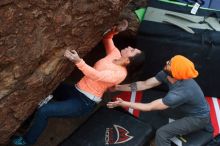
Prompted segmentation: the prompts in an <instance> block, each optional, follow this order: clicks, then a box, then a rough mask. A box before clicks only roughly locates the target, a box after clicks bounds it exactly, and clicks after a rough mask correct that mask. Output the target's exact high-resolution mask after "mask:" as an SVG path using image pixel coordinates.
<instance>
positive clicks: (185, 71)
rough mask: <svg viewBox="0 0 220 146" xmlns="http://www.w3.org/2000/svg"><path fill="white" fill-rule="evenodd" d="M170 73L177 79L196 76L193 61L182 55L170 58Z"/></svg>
mask: <svg viewBox="0 0 220 146" xmlns="http://www.w3.org/2000/svg"><path fill="white" fill-rule="evenodd" d="M170 66H171V73H172V76H173V77H174V78H175V79H177V80H184V79H191V78H195V77H197V76H198V74H199V73H198V72H197V70H196V69H195V67H194V64H193V62H191V61H190V60H189V59H187V58H186V57H184V56H182V55H176V56H174V57H173V58H171V64H170Z"/></svg>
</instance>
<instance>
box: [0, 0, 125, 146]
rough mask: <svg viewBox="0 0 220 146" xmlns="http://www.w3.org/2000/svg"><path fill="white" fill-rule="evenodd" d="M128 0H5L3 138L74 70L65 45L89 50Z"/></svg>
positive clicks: (0, 94) (1, 9)
mask: <svg viewBox="0 0 220 146" xmlns="http://www.w3.org/2000/svg"><path fill="white" fill-rule="evenodd" d="M128 2H129V0H105V1H104V0H56V1H55V0H18V1H14V0H1V1H0V26H1V27H0V144H3V143H6V142H7V141H8V139H9V137H10V136H11V135H12V134H13V133H14V132H15V131H16V129H17V128H18V127H19V126H20V124H21V123H22V122H23V121H24V120H25V119H26V118H27V117H28V116H29V115H30V114H31V113H32V112H33V111H34V109H36V107H37V104H38V102H39V101H41V100H42V99H43V98H44V97H46V96H47V95H48V94H49V93H50V92H51V91H52V90H53V89H54V88H55V87H56V86H57V85H58V84H59V83H60V82H61V81H62V80H63V79H65V77H67V76H68V75H69V74H70V72H71V71H72V70H73V68H74V66H73V65H72V64H71V63H70V62H69V61H67V60H66V59H65V58H64V57H63V52H64V50H65V49H66V48H67V47H71V48H74V49H76V50H77V51H78V52H79V54H80V56H84V55H85V54H87V53H88V52H89V51H90V50H91V48H93V47H94V46H95V45H96V44H97V43H98V42H99V41H100V40H101V38H102V34H103V32H104V31H105V30H107V29H108V28H109V27H111V26H112V25H113V24H114V23H115V22H116V21H117V19H118V17H119V15H120V12H121V10H122V9H123V7H124V6H125V5H126V4H127V3H128Z"/></svg>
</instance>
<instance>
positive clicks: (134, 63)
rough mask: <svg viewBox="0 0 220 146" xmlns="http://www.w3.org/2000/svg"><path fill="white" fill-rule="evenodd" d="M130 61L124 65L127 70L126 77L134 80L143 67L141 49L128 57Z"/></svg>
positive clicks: (143, 57) (143, 60) (143, 56)
mask: <svg viewBox="0 0 220 146" xmlns="http://www.w3.org/2000/svg"><path fill="white" fill-rule="evenodd" d="M129 60H130V63H129V64H128V65H127V66H126V68H127V71H128V79H129V80H130V81H135V80H137V79H138V75H139V73H140V72H141V70H142V69H143V66H144V62H145V54H144V52H143V51H141V53H138V54H136V55H135V56H133V57H129Z"/></svg>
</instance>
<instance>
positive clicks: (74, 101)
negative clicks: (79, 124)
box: [24, 84, 96, 144]
mask: <svg viewBox="0 0 220 146" xmlns="http://www.w3.org/2000/svg"><path fill="white" fill-rule="evenodd" d="M53 94H55V96H57V95H58V96H62V97H63V98H64V100H62V101H51V102H49V103H47V104H45V105H43V106H42V107H41V108H39V109H38V110H37V111H36V114H35V117H34V119H33V122H32V125H31V127H30V129H29V131H28V132H27V133H26V134H25V135H24V139H25V140H26V142H27V143H28V144H34V143H35V142H36V141H37V139H38V137H39V136H40V135H41V133H42V132H43V130H44V129H45V128H46V126H47V122H48V118H52V117H55V118H56V117H62V118H65V117H80V116H83V115H87V114H89V113H91V111H92V110H93V109H94V108H95V107H96V103H95V102H94V101H92V100H90V99H89V98H87V97H86V96H85V95H84V94H82V93H81V92H79V91H78V90H77V89H76V88H75V87H74V86H70V85H66V84H61V85H60V86H59V87H58V88H57V89H56V90H55V91H54V93H53ZM61 126H62V125H61Z"/></svg>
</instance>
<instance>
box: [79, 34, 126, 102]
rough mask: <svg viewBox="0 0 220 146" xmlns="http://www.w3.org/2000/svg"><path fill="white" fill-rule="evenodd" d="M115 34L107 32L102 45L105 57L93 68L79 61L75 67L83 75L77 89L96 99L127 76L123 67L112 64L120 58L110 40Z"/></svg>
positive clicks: (118, 52)
mask: <svg viewBox="0 0 220 146" xmlns="http://www.w3.org/2000/svg"><path fill="white" fill-rule="evenodd" d="M114 34H115V32H111V31H110V32H108V33H107V34H106V35H105V36H104V38H103V43H104V46H105V49H106V53H107V55H106V57H104V58H102V59H100V60H99V61H97V62H96V63H95V65H94V67H91V66H89V65H87V64H86V63H85V62H84V60H82V59H81V61H80V62H79V63H77V64H76V66H77V67H78V68H79V69H80V70H81V71H82V72H83V74H84V75H85V76H84V77H83V78H82V79H81V80H80V81H79V82H78V83H77V87H78V88H79V89H81V90H83V91H86V92H88V93H90V94H92V95H95V96H96V97H100V98H101V97H102V95H103V93H104V92H105V91H106V90H107V89H108V88H109V87H112V86H114V85H117V84H119V83H121V82H122V81H123V80H124V79H125V78H126V76H127V70H126V68H125V67H123V66H119V65H116V64H114V63H113V62H112V61H113V60H114V59H119V58H120V57H121V54H120V51H119V50H118V48H116V47H115V45H114V42H113V40H112V38H113V36H114Z"/></svg>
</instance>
